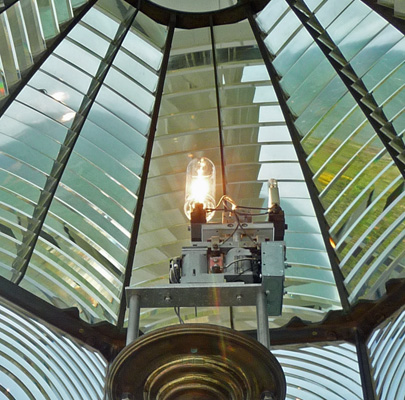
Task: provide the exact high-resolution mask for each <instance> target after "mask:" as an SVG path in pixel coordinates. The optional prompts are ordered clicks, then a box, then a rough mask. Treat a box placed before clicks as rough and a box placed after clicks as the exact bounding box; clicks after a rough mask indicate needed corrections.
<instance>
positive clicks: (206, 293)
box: [126, 283, 270, 349]
mask: <svg viewBox="0 0 405 400" xmlns="http://www.w3.org/2000/svg"><path fill="white" fill-rule="evenodd" d="M126 295H127V296H126V297H127V299H128V300H127V301H128V307H129V316H128V331H127V341H126V344H127V345H129V344H131V343H132V342H133V341H135V340H136V339H137V337H138V336H139V319H140V311H141V308H144V307H146V308H150V307H157V308H162V307H214V306H217V305H218V304H220V305H221V306H224V307H236V306H254V305H256V313H257V340H258V342H259V343H261V344H262V345H263V346H265V347H267V348H268V349H270V331H269V319H268V314H267V306H268V305H267V295H266V292H265V290H264V287H263V286H262V285H261V284H241V283H223V284H217V285H215V286H214V285H212V284H184V285H162V286H155V287H150V288H145V287H143V288H131V287H127V288H126Z"/></svg>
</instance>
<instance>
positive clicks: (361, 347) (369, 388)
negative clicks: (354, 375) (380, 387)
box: [354, 329, 376, 400]
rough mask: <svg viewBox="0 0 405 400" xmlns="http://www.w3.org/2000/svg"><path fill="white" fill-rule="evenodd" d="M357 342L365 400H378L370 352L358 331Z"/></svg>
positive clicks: (356, 331) (356, 332) (355, 334)
mask: <svg viewBox="0 0 405 400" xmlns="http://www.w3.org/2000/svg"><path fill="white" fill-rule="evenodd" d="M354 337H355V340H356V350H357V361H358V363H359V371H360V378H361V386H362V388H363V398H364V400H376V395H375V393H376V392H375V384H374V380H373V377H372V375H371V368H370V363H369V357H368V350H367V346H366V344H365V338H364V337H363V336H362V335H360V333H359V331H358V330H357V329H356V330H355V333H354Z"/></svg>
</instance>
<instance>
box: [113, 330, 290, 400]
mask: <svg viewBox="0 0 405 400" xmlns="http://www.w3.org/2000/svg"><path fill="white" fill-rule="evenodd" d="M285 395H286V383H285V377H284V374H283V371H282V369H281V366H280V364H279V363H278V361H277V359H276V358H275V357H274V356H273V355H272V354H271V353H270V351H269V350H268V349H267V348H265V347H264V346H263V345H261V344H260V343H259V342H257V341H256V340H254V339H252V338H250V337H248V336H246V335H244V334H242V333H239V332H237V331H235V330H232V329H229V328H224V327H221V326H216V325H208V324H183V325H175V326H169V327H166V328H163V329H159V330H156V331H153V332H151V333H148V334H146V335H144V336H142V337H140V338H139V339H137V340H135V341H134V342H133V343H132V344H130V345H129V346H127V347H125V348H124V349H123V350H122V352H121V353H120V354H119V355H118V356H117V358H116V359H115V360H114V362H113V363H112V365H111V368H110V370H109V373H108V376H107V399H108V400H121V399H126V398H128V399H130V400H186V399H187V400H192V399H199V400H202V399H204V400H230V399H232V400H284V399H285Z"/></svg>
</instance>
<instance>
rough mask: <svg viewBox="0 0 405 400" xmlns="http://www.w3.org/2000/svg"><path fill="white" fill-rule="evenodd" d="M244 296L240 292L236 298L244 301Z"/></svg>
mask: <svg viewBox="0 0 405 400" xmlns="http://www.w3.org/2000/svg"><path fill="white" fill-rule="evenodd" d="M242 298H243V296H242V295H241V294H238V295H237V296H236V300H238V301H239V303H240V302H241V301H242Z"/></svg>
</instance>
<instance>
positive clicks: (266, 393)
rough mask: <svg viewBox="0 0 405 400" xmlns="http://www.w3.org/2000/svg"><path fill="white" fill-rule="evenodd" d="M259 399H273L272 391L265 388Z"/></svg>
mask: <svg viewBox="0 0 405 400" xmlns="http://www.w3.org/2000/svg"><path fill="white" fill-rule="evenodd" d="M260 400H275V397H274V395H273V393H272V392H270V391H268V390H265V391H264V392H262V395H261V396H260Z"/></svg>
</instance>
